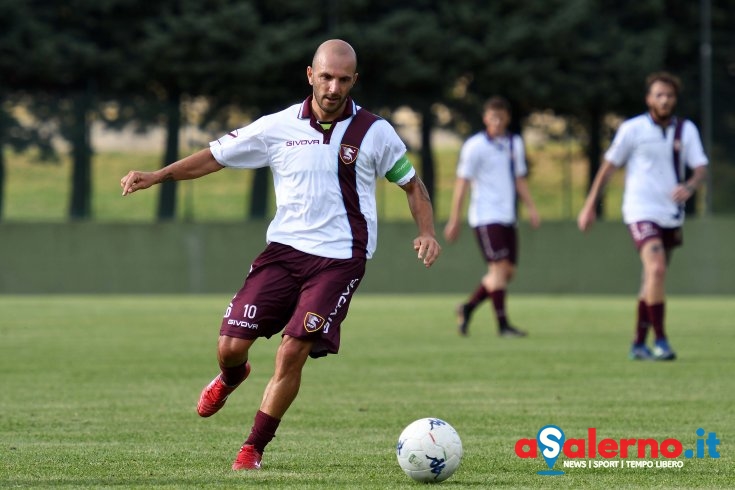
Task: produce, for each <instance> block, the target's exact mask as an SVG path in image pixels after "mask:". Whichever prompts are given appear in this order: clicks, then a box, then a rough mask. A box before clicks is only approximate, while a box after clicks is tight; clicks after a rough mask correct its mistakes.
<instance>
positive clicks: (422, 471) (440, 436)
mask: <svg viewBox="0 0 735 490" xmlns="http://www.w3.org/2000/svg"><path fill="white" fill-rule="evenodd" d="M462 454H463V450H462V441H461V440H460V439H459V435H458V434H457V431H456V430H454V428H453V427H452V426H451V425H449V424H448V423H446V422H445V421H443V420H442V419H437V418H425V419H419V420H416V421H415V422H412V423H410V424H409V425H408V426H407V427H406V428H405V429H403V432H401V435H400V436H399V437H398V445H397V446H396V456H397V457H398V464H399V465H400V466H401V468H402V469H403V471H404V472H405V473H406V474H407V475H408V476H410V477H411V478H413V479H414V480H416V481H419V482H424V483H438V482H441V481H444V480H446V479H447V478H449V477H450V476H452V473H454V472H455V471H456V470H457V468H458V467H459V462H460V461H461V460H462Z"/></svg>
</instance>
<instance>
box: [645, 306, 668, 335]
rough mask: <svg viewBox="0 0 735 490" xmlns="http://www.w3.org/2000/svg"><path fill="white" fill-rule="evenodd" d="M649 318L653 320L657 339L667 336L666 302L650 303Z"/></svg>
mask: <svg viewBox="0 0 735 490" xmlns="http://www.w3.org/2000/svg"><path fill="white" fill-rule="evenodd" d="M648 319H649V320H650V321H651V326H652V327H653V332H654V333H655V334H656V340H661V339H665V338H666V334H665V333H664V303H656V304H655V305H648Z"/></svg>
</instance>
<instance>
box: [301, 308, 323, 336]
mask: <svg viewBox="0 0 735 490" xmlns="http://www.w3.org/2000/svg"><path fill="white" fill-rule="evenodd" d="M323 326H324V317H322V316H319V315H317V314H316V313H312V312H308V313H307V314H306V315H305V316H304V328H305V329H306V331H307V332H316V331H317V330H319V329H320V328H322V327H323Z"/></svg>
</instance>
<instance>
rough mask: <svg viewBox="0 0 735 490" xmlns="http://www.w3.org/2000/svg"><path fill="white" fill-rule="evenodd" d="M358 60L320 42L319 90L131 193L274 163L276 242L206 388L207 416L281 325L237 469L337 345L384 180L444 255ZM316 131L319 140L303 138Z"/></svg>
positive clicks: (229, 320) (143, 180)
mask: <svg viewBox="0 0 735 490" xmlns="http://www.w3.org/2000/svg"><path fill="white" fill-rule="evenodd" d="M356 67H357V57H356V55H355V51H354V50H353V49H352V46H350V45H349V44H348V43H346V42H344V41H341V40H339V39H332V40H330V41H326V42H324V43H323V44H322V45H320V46H319V48H318V49H317V51H316V53H315V54H314V58H313V61H312V65H311V66H309V67H307V69H306V76H307V79H308V81H309V84H310V85H311V86H312V95H310V96H309V97H308V98H307V99H306V100H304V101H303V102H302V103H300V104H295V105H293V106H291V107H289V108H287V109H285V110H283V111H281V112H278V113H275V114H270V115H267V116H263V117H261V118H260V119H258V120H257V121H255V122H253V123H252V124H250V125H248V126H246V127H244V128H240V129H238V130H235V131H232V132H230V133H228V134H226V135H224V136H223V137H222V138H220V139H218V140H216V141H213V142H212V143H210V148H207V149H204V150H201V151H199V152H197V153H195V154H193V155H190V156H189V157H186V158H184V159H183V160H179V161H177V162H175V163H172V164H170V165H168V166H167V167H164V168H163V169H160V170H158V171H156V172H139V171H131V172H129V173H128V174H127V175H126V176H125V177H123V178H122V179H121V181H120V185H121V186H122V188H123V195H127V194H131V193H133V192H135V191H138V190H141V189H146V188H148V187H150V186H151V185H154V184H158V183H160V182H162V181H164V180H166V179H173V180H183V179H195V178H198V177H202V176H204V175H207V174H210V173H212V172H217V171H219V170H222V169H223V168H224V167H232V168H258V167H263V166H269V167H270V168H271V171H272V172H273V181H274V186H275V191H276V205H277V210H276V216H275V217H274V218H273V220H272V221H271V223H270V226H269V227H268V232H267V237H266V238H267V242H268V245H267V246H266V249H265V250H264V251H263V252H262V253H261V254H260V255H259V256H258V257H257V258H256V259H255V261H254V262H253V264H252V266H251V268H250V271H249V272H248V274H247V277H246V278H245V283H244V284H243V286H242V288H241V289H240V290H239V291H238V292H237V293H236V294H235V296H234V298H233V299H232V301H231V303H230V305H229V307H228V308H227V309H226V312H225V316H224V318H223V320H222V322H221V326H220V336H219V342H218V348H217V358H218V361H219V368H220V373H218V374H217V376H215V378H214V379H213V380H212V381H211V382H210V383H209V384H208V385H207V386H205V387H204V389H203V390H202V392H201V395H200V398H199V403H198V405H197V412H198V413H199V415H200V416H202V417H209V416H211V415H214V414H215V413H216V412H217V411H219V410H220V409H221V408H222V407H223V406H224V404H225V402H226V401H227V398H228V397H229V395H230V394H231V393H232V392H233V391H234V390H235V389H236V388H237V387H238V386H239V385H240V383H242V382H243V381H244V380H245V379H246V378H247V377H248V375H249V374H250V363H249V362H248V351H249V349H250V346H251V345H252V344H253V343H254V342H255V341H256V340H257V339H258V338H261V337H266V338H269V337H271V336H273V335H277V334H278V333H279V332H282V333H281V342H280V344H279V346H278V350H277V351H276V361H275V370H274V373H273V376H272V377H271V379H270V381H269V382H268V385H267V386H266V388H265V391H264V393H263V398H262V401H261V404H260V409H259V410H258V412H257V413H256V415H255V420H254V422H253V426H252V428H251V430H250V435H249V436H248V437H247V439H246V440H245V442H244V444H243V445H242V446H241V448H240V451H239V452H238V455H237V457H236V458H235V461H234V463H233V464H232V469H234V470H256V469H259V468H260V465H261V459H262V455H263V451H264V450H265V447H266V445H267V444H268V443H269V442H270V441H271V440H272V439H273V438H274V437H275V434H276V429H277V428H278V426H279V424H280V422H281V419H282V418H283V416H284V415H285V413H286V411H287V410H288V408H289V407H290V406H291V403H292V402H293V401H294V399H295V398H296V395H297V394H298V392H299V387H300V386H301V373H302V370H303V367H304V364H305V363H306V360H307V358H308V357H322V356H326V355H327V354H336V353H337V352H338V350H339V345H340V325H341V323H342V321H343V320H344V319H345V317H346V316H347V309H348V308H349V305H350V300H351V299H352V296H353V294H354V292H355V290H356V289H357V288H358V286H359V284H360V283H361V281H362V277H363V275H364V273H365V262H366V260H367V259H369V258H371V256H372V254H373V251H374V250H375V247H376V239H377V238H376V231H377V218H376V216H377V212H376V203H375V186H376V180H377V179H378V178H386V179H387V180H388V181H390V182H393V183H395V184H397V185H399V186H400V187H401V188H402V189H403V190H404V191H405V192H406V195H407V198H408V206H409V208H410V210H411V214H412V216H413V218H414V220H415V221H416V225H417V227H418V237H417V238H415V239H414V241H413V249H414V251H416V252H417V255H418V258H419V259H420V260H421V261H422V262H423V264H424V265H425V266H426V267H430V266H431V265H432V264H433V263H434V261H435V260H436V259H437V257H438V256H439V253H440V251H441V247H440V246H439V243H438V242H437V241H436V238H435V237H434V221H433V219H434V218H433V210H432V206H431V201H430V200H429V194H428V192H427V190H426V187H424V184H423V182H422V181H421V179H419V177H418V176H417V175H416V172H415V170H414V168H413V166H412V165H411V163H410V161H409V160H408V158H407V156H406V146H405V145H404V144H403V142H402V141H401V139H400V138H399V137H398V135H397V134H396V132H395V130H394V129H393V128H392V127H391V126H390V124H388V123H387V122H386V121H385V120H383V119H380V118H378V117H377V116H374V115H372V114H370V113H369V112H367V111H365V110H363V109H360V108H359V106H357V104H355V102H354V101H353V100H352V98H351V97H350V95H349V94H350V91H351V89H352V87H353V86H354V84H355V82H356V81H357V72H356ZM305 139H306V140H308V141H309V142H312V144H309V145H293V144H290V143H293V142H294V141H301V140H305Z"/></svg>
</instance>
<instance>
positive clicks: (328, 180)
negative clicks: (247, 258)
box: [210, 98, 415, 259]
mask: <svg viewBox="0 0 735 490" xmlns="http://www.w3.org/2000/svg"><path fill="white" fill-rule="evenodd" d="M310 100H311V98H308V99H307V100H306V101H304V102H303V103H301V104H296V105H293V106H291V107H289V108H287V109H285V110H283V111H281V112H278V113H275V114H270V115H267V116H263V117H261V118H260V119H258V120H256V121H254V122H253V123H252V124H249V125H248V126H245V127H243V128H240V129H238V130H236V131H232V132H230V133H228V134H226V135H224V136H222V137H221V138H219V139H218V140H216V141H212V142H211V143H210V150H211V151H212V154H213V155H214V158H215V159H216V160H217V161H218V162H219V163H220V164H221V165H224V166H226V167H234V168H250V169H252V168H259V167H270V169H271V172H272V173H273V184H274V187H275V194H276V208H277V209H276V215H275V217H274V218H273V220H272V221H271V223H270V225H269V227H268V232H267V234H266V239H267V241H268V242H269V243H270V242H277V243H282V244H285V245H290V246H292V247H293V248H295V249H297V250H301V251H302V252H306V253H310V254H313V255H317V256H320V257H328V258H334V259H346V258H350V257H352V244H353V233H352V230H351V227H350V222H349V220H348V216H347V212H346V210H345V202H344V200H345V199H350V198H355V197H356V198H357V199H359V207H360V211H361V212H362V214H363V215H364V217H365V220H366V222H367V232H368V240H367V250H366V254H367V258H371V257H372V254H373V252H374V251H375V247H376V244H377V208H376V202H375V185H376V180H377V179H378V178H379V177H384V176H385V175H386V174H388V172H389V171H390V170H391V169H393V168H394V166H395V165H396V163H397V162H399V161H401V159H404V161H405V158H404V157H405V153H406V146H405V144H404V143H403V142H402V141H401V139H400V137H399V136H398V134H396V132H395V130H394V129H393V127H392V126H391V125H390V124H389V123H388V122H387V121H385V120H383V119H379V120H377V121H376V122H375V123H373V125H372V126H371V127H370V129H369V130H368V132H367V134H366V135H365V138H364V140H363V142H362V145H361V146H360V149H359V153H358V155H357V160H356V161H355V162H354V163H352V165H355V166H356V189H352V190H354V191H355V192H354V195H353V196H343V193H342V191H341V189H340V183H339V180H338V174H337V168H338V167H337V165H338V164H337V161H338V154H339V152H340V143H341V141H342V136H343V135H344V133H345V130H346V129H347V126H348V125H349V123H350V121H351V120H352V117H353V116H354V114H355V113H356V112H357V110H358V109H359V106H357V105H356V104H355V103H354V102H353V101H352V99H348V102H347V107H346V108H345V112H344V113H343V116H342V118H340V119H338V120H337V121H336V122H334V123H332V128H331V130H329V131H326V132H325V131H323V130H321V128H320V127H319V124H318V123H317V121H316V120H315V119H314V117H313V115H312V112H311V107H310ZM343 151H347V152H350V151H352V152H354V151H355V150H354V149H351V148H346V149H344V150H343ZM352 156H354V155H349V154H343V159H345V158H346V159H347V160H348V161H349V157H352ZM414 174H415V170H414V169H413V167H411V166H410V165H403V167H402V170H401V171H400V175H399V176H398V178H395V177H396V176H395V170H394V172H393V177H394V178H393V179H392V181H394V182H395V183H396V184H398V185H403V184H405V183H407V182H408V181H409V180H410V179H411V177H413V176H414Z"/></svg>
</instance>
